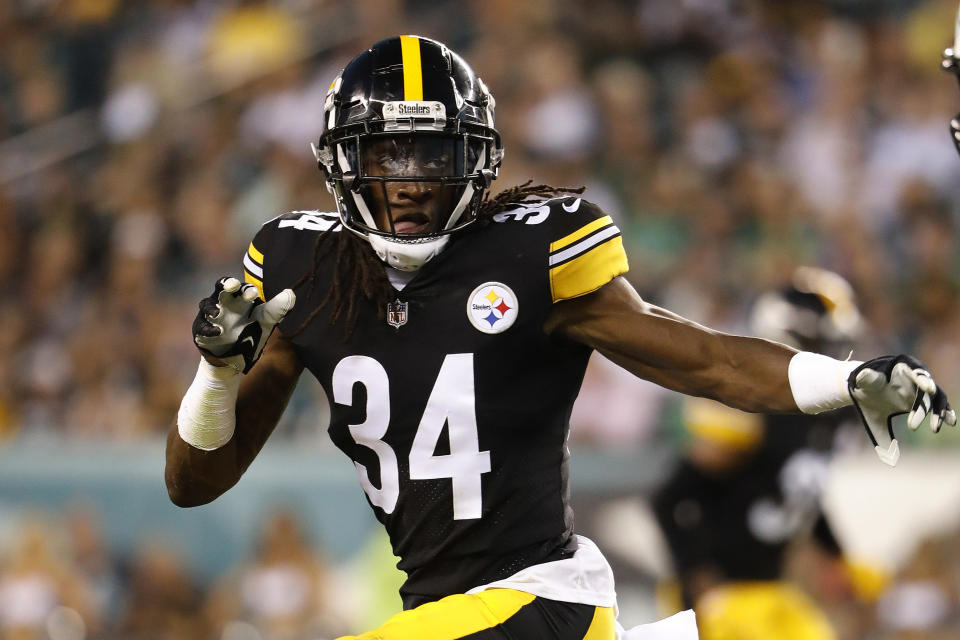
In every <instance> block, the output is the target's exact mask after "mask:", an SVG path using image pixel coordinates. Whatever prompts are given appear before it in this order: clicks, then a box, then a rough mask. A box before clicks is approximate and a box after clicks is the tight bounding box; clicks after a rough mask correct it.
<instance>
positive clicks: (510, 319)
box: [467, 282, 517, 333]
mask: <svg viewBox="0 0 960 640" xmlns="http://www.w3.org/2000/svg"><path fill="white" fill-rule="evenodd" d="M467 318H468V319H469V320H470V324H472V325H473V326H474V327H475V328H476V329H477V330H478V331H482V332H483V333H503V332H504V331H506V330H507V329H509V328H510V327H511V326H513V323H514V322H516V320H517V296H516V294H515V293H514V292H513V290H512V289H511V288H510V287H508V286H507V285H505V284H503V283H500V282H485V283H483V284H482V285H480V286H479V287H477V288H476V289H474V290H473V293H471V294H470V297H469V298H467Z"/></svg>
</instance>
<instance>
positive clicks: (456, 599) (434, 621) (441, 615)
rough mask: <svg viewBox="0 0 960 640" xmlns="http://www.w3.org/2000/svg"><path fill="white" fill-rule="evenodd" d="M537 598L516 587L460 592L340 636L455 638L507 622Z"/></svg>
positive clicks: (354, 639)
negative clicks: (359, 632) (369, 628)
mask: <svg viewBox="0 0 960 640" xmlns="http://www.w3.org/2000/svg"><path fill="white" fill-rule="evenodd" d="M533 599H534V596H533V595H531V594H529V593H524V592H523V591H514V590H513V589H487V590H486V591H481V592H480V593H475V594H472V595H467V594H463V593H460V594H457V595H452V596H447V597H446V598H443V599H442V600H437V601H436V602H429V603H427V604H423V605H420V606H419V607H417V608H416V609H409V610H407V611H403V612H401V613H398V614H397V615H395V616H393V617H392V618H390V619H389V620H387V621H386V622H385V623H384V624H383V625H381V626H380V627H378V628H376V629H374V630H373V631H368V632H367V633H364V634H362V635H359V636H344V637H342V638H339V639H338V640H455V639H456V638H462V637H463V636H466V635H469V634H471V633H476V632H478V631H483V630H484V629H489V628H491V627H495V626H497V625H498V624H501V623H503V622H506V621H507V620H508V619H509V618H510V617H511V616H513V615H514V614H515V613H517V611H519V610H520V609H521V608H522V607H523V606H524V605H527V604H529V603H531V602H533Z"/></svg>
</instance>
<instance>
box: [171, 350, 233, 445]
mask: <svg viewBox="0 0 960 640" xmlns="http://www.w3.org/2000/svg"><path fill="white" fill-rule="evenodd" d="M241 377H242V376H241V375H240V373H238V372H237V370H236V369H234V368H233V367H215V366H213V365H212V364H210V363H209V362H207V361H206V360H204V359H203V358H201V359H200V367H199V368H198V369H197V377H195V378H194V379H193V383H192V384H191V385H190V388H189V389H187V392H186V393H185V394H184V395H183V400H182V401H181V402H180V411H179V412H177V431H178V432H179V433H180V438H181V439H182V440H183V441H184V442H186V443H187V444H189V445H191V446H193V447H196V448H197V449H202V450H204V451H212V450H214V449H218V448H220V447H222V446H223V445H225V444H227V442H229V441H230V438H232V437H233V430H234V428H235V427H236V407H237V391H238V390H239V388H240V379H241Z"/></svg>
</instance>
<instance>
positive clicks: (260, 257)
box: [247, 242, 263, 266]
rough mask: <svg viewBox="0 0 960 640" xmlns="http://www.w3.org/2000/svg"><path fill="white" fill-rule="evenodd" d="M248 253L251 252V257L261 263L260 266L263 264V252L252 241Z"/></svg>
mask: <svg viewBox="0 0 960 640" xmlns="http://www.w3.org/2000/svg"><path fill="white" fill-rule="evenodd" d="M247 253H249V254H250V257H251V258H253V261H254V262H256V263H257V264H259V265H260V266H263V254H262V253H260V251H259V250H258V249H257V248H256V247H255V246H253V243H252V242H251V243H250V248H249V249H247Z"/></svg>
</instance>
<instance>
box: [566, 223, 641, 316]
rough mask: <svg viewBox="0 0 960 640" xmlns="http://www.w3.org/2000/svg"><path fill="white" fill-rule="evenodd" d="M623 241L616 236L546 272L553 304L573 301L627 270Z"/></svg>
mask: <svg viewBox="0 0 960 640" xmlns="http://www.w3.org/2000/svg"><path fill="white" fill-rule="evenodd" d="M629 268H630V267H629V265H628V264H627V254H626V253H624V250H623V240H622V239H621V237H620V236H619V235H616V236H614V237H612V238H610V239H608V240H606V241H604V242H601V243H600V244H596V245H593V246H592V247H591V248H589V249H587V250H586V251H584V252H583V253H581V254H580V255H578V256H576V257H575V258H573V259H571V260H568V261H567V262H564V263H563V264H560V265H557V266H555V267H552V268H551V269H550V294H551V295H552V296H553V301H554V302H558V301H560V300H567V299H569V298H576V297H578V296H582V295H585V294H588V293H590V292H591V291H596V290H597V289H599V288H600V287H602V286H603V285H605V284H607V283H608V282H610V281H611V280H613V279H614V278H616V277H617V276H619V275H622V274H624V273H626V272H627V271H628V270H629Z"/></svg>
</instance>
